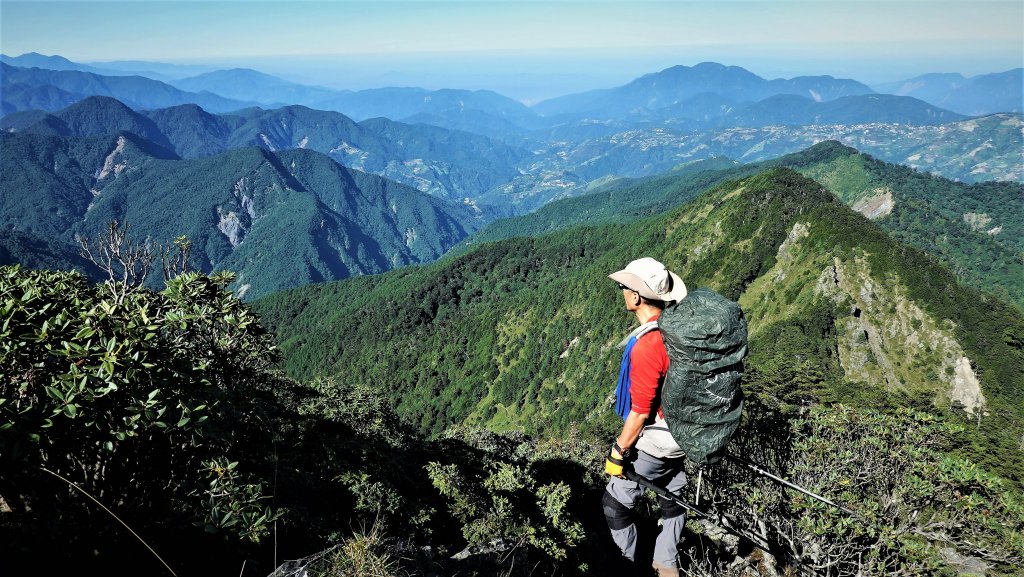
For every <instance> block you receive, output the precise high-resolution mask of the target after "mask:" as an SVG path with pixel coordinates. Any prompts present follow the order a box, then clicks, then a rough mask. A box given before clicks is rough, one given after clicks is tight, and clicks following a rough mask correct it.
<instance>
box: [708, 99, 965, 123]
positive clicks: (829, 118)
mask: <svg viewBox="0 0 1024 577" xmlns="http://www.w3.org/2000/svg"><path fill="white" fill-rule="evenodd" d="M963 118H964V116H963V115H960V114H957V113H955V112H950V111H949V110H943V109H941V108H937V107H935V106H932V105H930V104H928V103H925V102H922V101H921V100H918V99H916V98H910V97H908V96H893V95H891V94H865V95H858V96H843V97H841V98H837V99H835V100H830V101H827V102H818V101H815V100H812V99H810V98H806V97H803V96H796V95H792V94H779V95H777V96H770V97H768V98H765V99H764V100H761V101H759V102H755V103H753V104H748V105H746V106H737V107H734V108H731V109H729V110H728V111H727V112H725V113H724V114H722V115H720V116H718V117H717V118H710V119H709V120H708V121H707V122H706V124H708V125H716V124H717V125H718V126H721V127H734V126H741V127H742V126H747V127H757V126H772V125H782V126H808V125H816V124H863V123H867V122H884V123H891V124H909V125H930V124H942V123H944V122H952V121H955V120H962V119H963Z"/></svg>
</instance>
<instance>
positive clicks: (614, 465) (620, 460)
mask: <svg viewBox="0 0 1024 577" xmlns="http://www.w3.org/2000/svg"><path fill="white" fill-rule="evenodd" d="M629 453H630V452H629V451H628V450H625V451H624V450H622V448H621V447H619V444H618V443H615V444H614V445H612V451H611V454H609V455H608V458H607V459H605V461H604V472H605V473H608V474H609V475H611V476H612V477H618V478H620V479H625V478H626V473H625V472H624V471H623V469H624V468H625V467H626V466H627V464H626V463H627V460H628V459H629Z"/></svg>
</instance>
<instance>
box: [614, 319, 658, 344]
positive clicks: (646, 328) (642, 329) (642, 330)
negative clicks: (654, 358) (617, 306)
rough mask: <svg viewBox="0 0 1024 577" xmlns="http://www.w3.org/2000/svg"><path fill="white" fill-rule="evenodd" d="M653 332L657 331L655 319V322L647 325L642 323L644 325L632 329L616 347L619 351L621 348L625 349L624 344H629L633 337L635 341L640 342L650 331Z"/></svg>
mask: <svg viewBox="0 0 1024 577" xmlns="http://www.w3.org/2000/svg"><path fill="white" fill-rule="evenodd" d="M655 330H658V321H657V319H655V320H653V321H651V322H649V323H644V324H642V325H640V326H638V327H637V328H635V329H633V332H631V333H629V334H628V335H626V338H624V339H622V342H620V343H619V344H618V345H616V346H617V347H618V348H620V349H621V348H623V347H625V346H626V344H628V343H629V339H631V338H633V337H636V340H640V337H642V336H644V335H646V334H647V333H649V332H651V331H655Z"/></svg>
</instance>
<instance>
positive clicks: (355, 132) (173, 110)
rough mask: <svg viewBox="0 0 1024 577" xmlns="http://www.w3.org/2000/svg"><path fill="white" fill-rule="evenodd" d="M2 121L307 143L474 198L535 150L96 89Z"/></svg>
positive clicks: (160, 136)
mask: <svg viewBox="0 0 1024 577" xmlns="http://www.w3.org/2000/svg"><path fill="white" fill-rule="evenodd" d="M0 128H2V129H4V130H8V131H14V132H19V133H26V134H55V135H60V136H101V135H106V134H111V133H114V132H118V131H126V132H132V133H134V134H137V135H138V136H141V137H143V138H145V139H147V140H149V141H151V142H154V143H156V144H159V145H160V146H163V147H165V148H167V149H169V150H172V151H174V152H175V153H176V154H177V155H179V156H180V157H182V158H199V157H202V156H207V155H210V154H218V153H221V152H224V151H227V150H231V149H235V148H240V147H245V146H257V147H260V148H265V149H267V150H270V151H277V150H287V149H292V148H305V149H309V150H316V151H319V152H322V153H324V154H327V155H329V156H331V157H332V158H334V159H335V160H337V161H338V162H340V163H341V164H343V165H345V166H349V167H352V168H356V169H359V170H362V171H364V172H370V173H374V174H380V175H383V176H387V177H388V178H391V179H392V180H396V181H398V182H402V183H405V184H408V185H409V186H413V187H415V188H417V189H418V190H421V191H423V192H427V193H430V194H433V195H435V196H440V197H444V198H449V199H455V200H459V201H461V200H463V199H467V198H468V199H471V200H474V199H477V198H479V196H480V195H481V194H482V193H483V192H485V191H487V190H490V189H492V188H494V187H496V186H498V185H502V184H505V183H507V182H508V181H509V180H511V179H512V178H513V177H515V176H517V175H519V173H520V172H519V169H518V165H519V164H520V163H522V162H523V161H525V160H527V159H528V158H530V157H531V156H532V154H531V153H530V152H528V151H526V150H522V149H519V148H516V147H512V146H509V145H506V144H504V143H501V142H496V141H492V140H490V139H488V138H487V137H484V136H479V135H476V134H471V133H467V132H461V131H450V130H445V129H443V128H438V127H434V126H428V125H408V124H402V123H397V122H393V121H390V120H387V119H385V118H378V119H372V120H368V121H364V122H362V123H356V122H355V121H353V120H352V119H350V118H348V117H347V116H344V115H342V114H340V113H337V112H326V111H320V110H312V109H309V108H306V107H302V106H287V107H283V108H279V109H275V110H263V109H260V108H251V109H245V110H241V111H237V112H235V113H232V114H222V115H216V114H210V113H208V112H206V111H205V110H203V109H202V108H200V107H198V106H196V105H181V106H176V107H170V108H162V109H157V110H150V111H144V112H136V111H134V110H132V109H131V108H129V107H128V106H126V105H125V104H123V103H121V102H119V101H117V100H115V99H112V98H108V97H98V96H97V97H89V98H86V99H84V100H82V101H80V102H77V103H75V104H73V105H71V106H68V107H67V108H64V109H62V110H59V111H56V112H54V113H51V114H46V113H43V112H40V111H32V112H20V113H15V114H11V115H8V116H6V117H4V118H2V119H0ZM503 212H505V211H504V210H502V211H499V214H500V213H503Z"/></svg>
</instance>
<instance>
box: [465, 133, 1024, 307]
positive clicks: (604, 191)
mask: <svg viewBox="0 0 1024 577" xmlns="http://www.w3.org/2000/svg"><path fill="white" fill-rule="evenodd" d="M779 167H785V168H788V169H791V170H795V171H798V172H800V173H801V174H803V175H805V176H809V177H812V178H814V179H815V180H817V181H818V182H820V183H822V185H823V186H825V187H826V188H827V189H828V190H829V191H831V192H832V193H834V194H835V195H836V196H837V197H839V198H840V199H841V200H842V201H843V202H844V203H846V204H847V205H849V206H850V207H851V208H853V209H854V210H856V211H858V212H860V213H862V214H864V216H866V217H867V218H869V219H871V220H873V221H875V222H876V223H877V224H878V225H879V226H881V227H882V228H883V229H885V230H886V231H887V232H889V234H891V235H892V236H893V237H894V238H897V239H900V240H901V241H902V242H905V243H908V244H910V245H913V246H914V247H916V248H918V249H920V250H923V251H926V252H928V253H930V254H932V255H934V256H936V257H937V258H938V259H939V261H940V262H942V264H943V265H945V266H947V267H948V268H949V269H951V270H953V271H956V274H957V276H958V277H960V278H961V280H962V281H963V282H964V283H966V284H969V285H971V286H975V287H978V288H980V289H983V290H986V291H989V292H992V293H994V294H997V295H998V296H999V297H1000V298H1002V299H1003V300H1005V301H1007V302H1011V303H1014V304H1016V305H1017V306H1019V307H1021V309H1022V310H1024V284H1022V283H1021V282H1020V279H1021V278H1024V260H1022V259H1021V257H1020V255H1021V254H1024V242H1022V240H1021V239H1024V186H1022V185H1021V184H1018V183H1009V182H1006V183H983V184H975V185H968V184H964V183H959V182H953V181H950V180H947V179H944V178H940V177H935V176H932V175H928V174H922V173H918V172H916V171H913V170H911V169H908V168H907V167H905V166H900V165H896V164H891V163H886V162H882V161H879V160H877V159H875V158H873V157H871V156H869V155H867V154H864V153H861V152H858V151H857V150H856V149H853V148H850V147H847V146H844V145H842V144H840V143H839V142H836V141H826V142H822V143H820V144H816V145H814V146H812V147H810V148H808V149H806V150H803V151H800V152H796V153H792V154H788V155H785V156H782V157H779V158H773V159H771V160H764V161H760V162H755V163H750V164H744V165H739V164H737V163H723V162H721V161H717V162H697V163H694V164H692V165H690V166H687V167H684V168H683V169H681V170H676V171H673V172H670V173H666V174H662V175H658V176H655V177H650V178H645V179H636V180H630V179H623V180H620V181H616V182H610V183H608V184H606V185H604V186H602V187H599V189H598V190H596V191H594V192H590V193H587V194H584V195H581V196H577V197H573V198H568V199H563V200H558V201H554V202H551V203H548V204H546V205H545V206H543V207H541V208H539V209H538V210H536V211H534V212H532V213H530V214H527V215H522V216H518V217H515V218H509V219H501V220H497V221H495V222H493V223H491V224H489V225H487V226H485V227H484V228H483V229H481V230H479V231H478V232H476V233H475V234H473V235H472V236H471V237H469V238H468V239H466V240H465V241H464V242H463V246H464V247H472V246H475V245H477V244H480V243H486V242H493V241H496V240H501V239H506V238H511V237H518V236H530V237H532V236H538V235H541V234H547V233H551V232H555V231H559V230H564V229H566V228H570V227H574V226H580V225H584V224H589V225H600V224H611V223H624V222H631V221H634V220H637V219H640V218H649V217H651V216H653V215H656V214H658V213H661V212H664V211H666V210H669V209H672V208H675V207H678V206H680V205H683V204H685V203H687V202H690V201H691V200H692V199H693V198H695V197H696V195H698V194H699V193H701V192H703V191H704V190H706V189H707V188H709V187H712V186H714V185H717V184H720V183H722V182H726V181H729V180H736V179H740V178H745V177H748V176H751V175H754V174H757V173H759V172H762V171H765V170H769V169H773V168H779Z"/></svg>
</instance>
